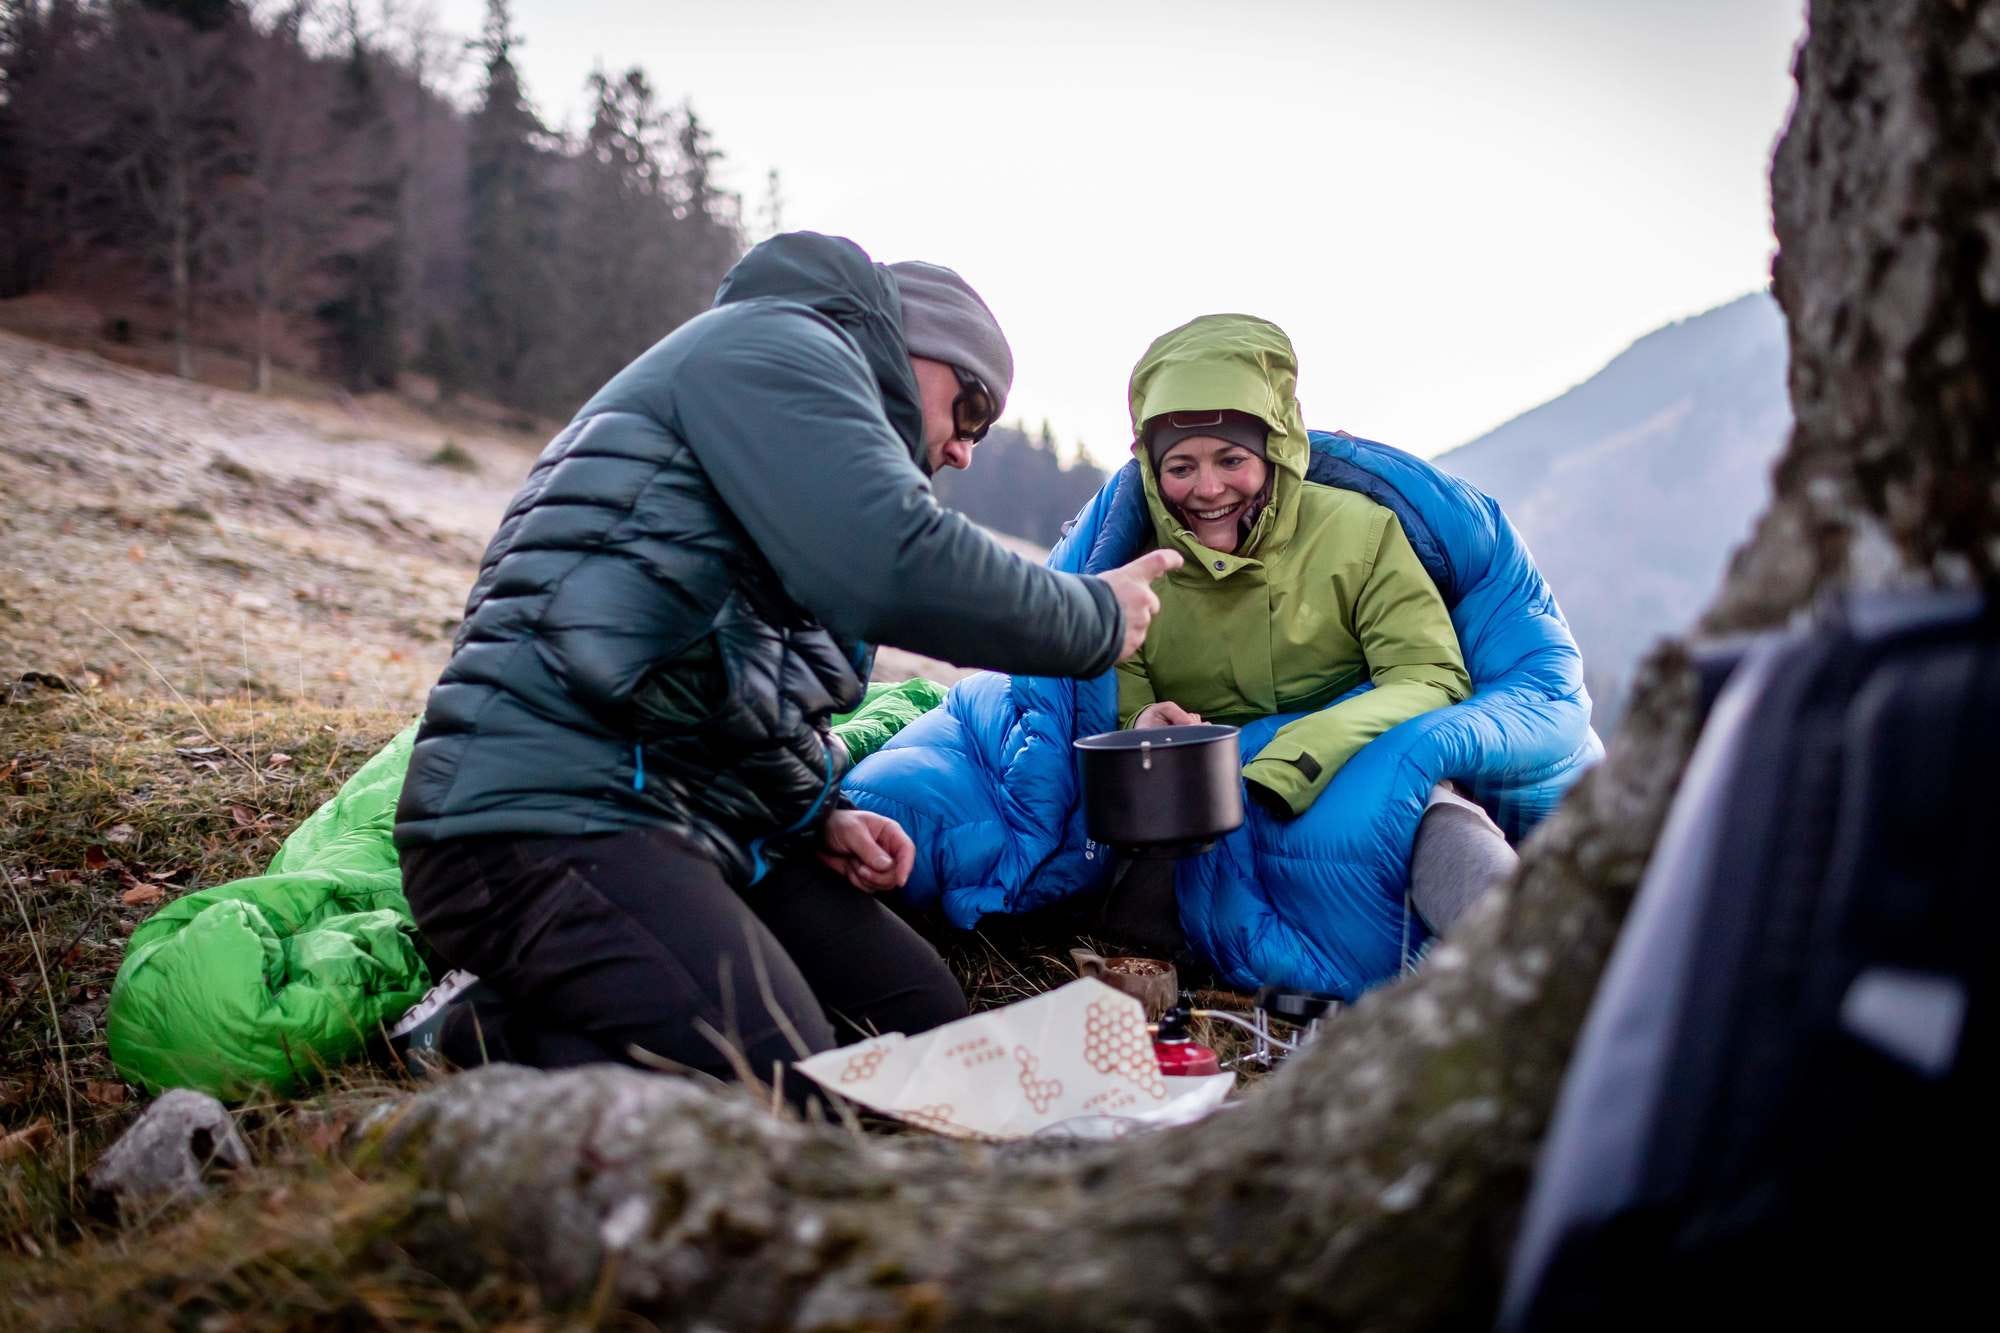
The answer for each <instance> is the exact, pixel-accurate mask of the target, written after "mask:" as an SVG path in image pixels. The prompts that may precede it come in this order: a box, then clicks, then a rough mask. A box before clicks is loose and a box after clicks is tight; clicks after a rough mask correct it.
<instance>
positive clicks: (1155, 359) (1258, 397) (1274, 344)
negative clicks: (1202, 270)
mask: <svg viewBox="0 0 2000 1333" xmlns="http://www.w3.org/2000/svg"><path fill="white" fill-rule="evenodd" d="M1298 379H1299V363H1298V356H1297V355H1296V354H1295V353H1294V352H1293V351H1292V340H1291V339H1290V338H1288V337H1286V336H1285V331H1284V330H1283V329H1281V328H1279V327H1278V326H1277V325H1276V324H1273V323H1271V322H1270V321H1269V320H1264V319H1258V318H1256V317H1255V316H1254V315H1203V316H1202V317H1201V318H1199V319H1196V320H1193V321H1191V322H1189V323H1186V324H1183V325H1181V326H1180V327H1179V328H1177V329H1173V330H1171V331H1169V332H1167V333H1163V334H1161V335H1160V336H1159V337H1158V338H1155V339H1154V340H1153V345H1152V346H1150V347H1148V348H1147V349H1146V354H1145V355H1144V356H1142V357H1140V358H1139V364H1138V365H1136V366H1134V367H1133V368H1132V383H1131V389H1130V393H1129V398H1128V401H1129V405H1130V407H1131V411H1132V438H1133V439H1134V440H1135V441H1136V440H1138V439H1139V437H1140V434H1141V430H1142V428H1143V427H1144V425H1145V423H1146V422H1147V421H1150V420H1151V419H1152V418H1154V417H1156V416H1159V415H1160V414H1161V413H1162V412H1204V411H1214V410H1216V409H1218V408H1219V409H1223V410H1226V411H1235V412H1247V413H1249V414H1250V415H1251V416H1254V417H1257V418H1259V419H1260V420H1262V421H1263V422H1264V424H1265V425H1266V426H1268V427H1270V430H1271V435H1270V438H1269V440H1268V441H1267V442H1266V445H1265V456H1266V460H1267V461H1268V462H1269V463H1270V465H1271V474H1272V477H1271V500H1270V503H1268V504H1266V505H1265V506H1264V509H1263V512H1262V513H1260V514H1259V515H1258V516H1257V520H1256V523H1255V524H1254V525H1253V526H1252V527H1251V529H1250V532H1249V534H1248V535H1247V536H1246V537H1245V538H1244V540H1243V541H1242V543H1241V544H1240V545H1239V546H1238V547H1237V548H1236V550H1235V551H1234V552H1224V551H1213V550H1210V549H1209V548H1208V547H1206V546H1203V545H1202V544H1201V543H1200V542H1198V541H1196V540H1195V536H1194V534H1193V533H1192V532H1191V531H1189V530H1188V529H1187V527H1186V526H1184V525H1183V524H1182V523H1181V522H1180V521H1179V520H1178V519H1176V518H1175V517H1174V516H1173V515H1172V513H1170V512H1169V511H1168V509H1167V505H1166V501H1165V500H1163V499H1162V498H1161V496H1160V483H1159V478H1158V477H1157V476H1156V475H1155V473H1154V470H1153V461H1152V459H1151V458H1150V457H1149V456H1148V455H1147V452H1146V450H1145V449H1143V448H1138V449H1135V450H1134V451H1133V452H1134V453H1135V454H1136V456H1137V458H1138V461H1139V473H1140V475H1141V476H1142V477H1143V478H1144V479H1145V485H1146V506H1147V508H1148V509H1149V510H1150V511H1151V513H1152V516H1153V528H1154V531H1155V532H1156V533H1157V534H1158V536H1159V540H1160V544H1161V545H1163V546H1168V547H1172V548H1174V549H1176V550H1179V551H1181V552H1182V553H1183V554H1185V555H1187V556H1188V557H1189V561H1190V564H1191V565H1194V566H1198V567H1200V568H1201V569H1202V570H1204V571H1206V572H1207V574H1208V575H1209V577H1211V578H1223V577H1226V576H1228V575H1229V574H1231V573H1233V572H1234V571H1235V570H1236V569H1238V568H1240V567H1241V566H1242V564H1243V563H1244V562H1245V561H1247V560H1256V559H1258V558H1260V557H1263V556H1268V555H1269V554H1271V553H1272V552H1273V551H1275V550H1276V549H1277V548H1278V547H1280V546H1282V545H1283V544H1284V543H1285V541H1286V540H1288V539H1289V538H1290V536H1291V534H1292V530H1293V528H1294V527H1295V526H1296V525H1297V523H1298V498H1299V488H1300V487H1301V486H1303V485H1304V484H1305V476H1306V463H1307V461H1308V458H1309V456H1310V453H1311V445H1310V443H1309V442H1308V441H1307V439H1306V428H1305V419H1304V417H1303V416H1302V415H1301V414H1300V412H1299V400H1298V396H1297V389H1298Z"/></svg>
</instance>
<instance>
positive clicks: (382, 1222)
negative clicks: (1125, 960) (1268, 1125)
mask: <svg viewBox="0 0 2000 1333" xmlns="http://www.w3.org/2000/svg"><path fill="white" fill-rule="evenodd" d="M407 720H408V719H407V718H406V717H405V716H403V715H402V714H401V713H396V712H385V711H356V710H348V709H332V708H325V707H320V706H317V705H311V704H298V703H274V702H269V701H263V700H248V699H239V700H233V701H226V702H203V703H194V702H188V701H185V700H182V699H180V698H178V697H169V698H164V699H161V698H151V699H149V698H127V697H118V696H108V695H102V694H80V693H74V692H66V691H63V690H60V689H58V688H55V687H53V686H50V685H39V686H37V685H28V686H18V685H17V686H16V687H14V689H13V691H12V695H11V698H10V699H9V701H8V702H6V703H5V704H4V705H0V811H4V818H0V912H4V913H5V914H6V916H7V918H8V921H9V924H8V926H7V927H6V928H0V1292H5V1293H6V1295H5V1297H4V1299H0V1328H5V1327H10V1326H17V1325H18V1326H22V1327H28V1326H35V1327H40V1326H75V1327H113V1326H116V1327H130V1326H134V1325H136V1324H150V1323H156V1322H160V1321H161V1320H162V1318H163V1314H164V1312H167V1311H172V1312H173V1314H172V1316H171V1322H174V1323H175V1324H176V1325H180V1326H197V1325H198V1326H201V1327H205V1328H206V1327H215V1328H230V1329H236V1328H243V1329H261V1328H281V1327H296V1326H299V1325H301V1324H311V1325H318V1324H339V1325H343V1326H345V1325H356V1326H371V1325H390V1326H398V1327H403V1326H409V1327H422V1328H430V1327H439V1328H443V1327H467V1326H473V1325H479V1326H486V1325H490V1324H495V1323H499V1324H513V1325H516V1326H521V1327H544V1326H564V1325H567V1324H568V1323H569V1322H570V1321H572V1320H573V1319H574V1316H575V1312H562V1311H552V1310H546V1309H544V1308H543V1307H542V1305H541V1304H540V1303H539V1299H538V1297H536V1295H535V1294H534V1290H533V1288H532V1286H531V1285H530V1284H529V1283H528V1282H527V1281H526V1279H525V1278H524V1277H523V1276H522V1275H521V1274H520V1273H519V1272H518V1271H516V1270H515V1269H513V1268H511V1267H510V1266H509V1265H508V1262H507V1260H506V1259H505V1257H504V1256H496V1255H491V1254H484V1253H479V1252H477V1251H475V1250H466V1251H465V1252H464V1259H463V1267H462V1270H454V1271H449V1272H445V1271H438V1270H437V1269H436V1267H435V1255H436V1254H438V1253H440V1252H443V1253H454V1252H455V1251H454V1249H453V1246H452V1245H451V1244H443V1245H438V1244H417V1243H415V1242H414V1241H412V1240H411V1238H412V1237H421V1236H423V1235H425V1234H431V1235H442V1234H446V1233H447V1232H449V1230H450V1227H451V1223H450V1220H449V1218H448V1216H445V1215H444V1214H443V1213H442V1212H441V1211H440V1209H441V1208H442V1204H441V1203H440V1202H439V1201H438V1200H437V1199H436V1198H434V1197H431V1196H428V1195H426V1194H424V1193H423V1192H421V1191H420V1190H419V1189H418V1188H417V1186H416V1185H415V1183H414V1182H413V1181H410V1180H408V1179H406V1178H404V1177H403V1176H401V1175H399V1174H397V1173H395V1172H386V1171H383V1170H381V1169H379V1168H378V1169H372V1170H371V1169H363V1168H364V1167H365V1165H366V1164H357V1163H355V1162H354V1161H352V1160H351V1152H352V1149H351V1147H348V1146H347V1145H348V1144H349V1142H350V1140H349V1138H348V1135H347V1130H348V1129H349V1128H350V1127H351V1126H352V1125H353V1124H354V1123H355V1122H356V1121H357V1120H358V1119H359V1118H360V1116H361V1115H362V1114H363V1113H364V1112H365V1111H366V1109H367V1108H368V1107H370V1106H372V1105H375V1104H377V1103H379V1102H380V1101H382V1100H383V1099H385V1098H387V1097H391V1096H394V1095H397V1094H399V1093H402V1092H406V1091H407V1089H408V1085H407V1084H406V1083H403V1082H400V1081H397V1080H392V1079H388V1078H384V1077H383V1076H381V1075H378V1074H376V1073H374V1072H372V1071H370V1070H366V1069H362V1070H343V1071H339V1072H338V1073H337V1074H336V1075H335V1077H334V1079H333V1080H332V1082H331V1084H330V1085H329V1086H328V1087H326V1088H324V1089H322V1090H321V1091H320V1092H318V1093H317V1094H315V1095H314V1096H312V1097H308V1098H302V1099H298V1100H293V1101H279V1100H271V1101H266V1102H261V1103H252V1104H249V1105H245V1106H242V1107H238V1108H236V1109H235V1115H236V1117H237V1121H238V1126H239V1128H240V1129H241V1130H242V1131H243V1132H244V1134H245V1136H246V1138H247V1139H248V1141H249V1143H250V1147H251V1150H252V1155H253V1159H254V1160H255V1161H256V1162H257V1163H258V1169H257V1170H256V1171H254V1172H249V1173H246V1174H245V1176H244V1177H243V1178H242V1179H240V1180H238V1181H235V1182H233V1183H231V1184H230V1185H228V1186H226V1187H225V1188H224V1190H223V1192H222V1195H221V1197H220V1198H219V1199H217V1200H215V1201H212V1202H211V1203H208V1204H205V1205H203V1206H201V1207H199V1208H193V1209H182V1210H177V1211H174V1212H172V1213H170V1214H168V1215H165V1216H161V1217H158V1218H151V1219H140V1220H139V1221H138V1222H137V1223H134V1222H133V1221H132V1220H131V1219H127V1220H126V1221H125V1223H124V1224H123V1225H120V1226H113V1225H111V1224H109V1223H108V1222H107V1221H105V1220H104V1219H102V1218H99V1217H97V1216H95V1215H94V1214H93V1213H92V1211H91V1207H90V1201H89V1200H88V1199H87V1198H86V1197H85V1192H84V1190H83V1188H82V1187H81V1184H80V1180H79V1173H80V1172H86V1171H87V1170H88V1167H89V1165H90V1164H91V1163H92V1162H93V1161H94V1160H95V1159H96V1157H97V1156H98V1154H99V1153H101V1152H102V1150H103V1149H104V1148H105V1147H107V1146H108V1145H109V1144H110V1142H111V1141H112V1140H113V1139H114V1138H115V1137H116V1136H117V1134H118V1133H119V1132H120V1131H122V1130H123V1129H124V1128H125V1126H126V1125H127V1124H129V1123H130V1121H131V1120H132V1118H133V1117H134V1116H135V1115H136V1114H137V1111H138V1110H139V1094H138V1092H137V1091H136V1090H135V1089H131V1088H128V1087H127V1086H126V1085H125V1084H124V1083H123V1082H121V1081H120V1080H119V1078H118V1075H117V1073H116V1071H115V1070H114V1069H113V1068H112V1067H111V1064H110V1062H109V1059H108V1057H107V1054H106V1051H105V1046H104V1037H103V1021H104V1013H105V1006H106V1001H107V996H108V993H109V990H110V987H111V982H112V979H113V977H114V975H115V974H116V972H117V968H118V964H119V962H120V960H121V958H122V956H123V949H124V943H125V939H126V938H127V937H128V936H129V935H130V934H131V932H132V930H133V929H134V927H136V926H137V924H138V923H139V922H140V921H141V920H143V919H144V918H145V916H146V915H147V914H148V913H149V912H152V911H155V910H157V909H158V907H159V906H160V904H162V903H164V902H168V901H171V900H172V899H173V898H175V897H177V896H179V895H180V894H182V893H185V892H189V891H192V890H194V889H196V888H202V887H206V886H209V885H213V884H217V883H221V882H223V881H225V880H229V879H233V878H237V877H240V876H243V875H249V874H255V873H258V872H260V871H261V870H263V868H264V867H265V865H266V864H267V863H268V861H269V860H270V858H271V856H272V854H273V853H275V852H276V850H277V848H278V846H279V844H280V843H281V842H282V841H283V839H284V838H285V836H286V835H288V834H289V833H290V832H291V830H292V829H293V828H294V827H296V826H297V824H298V823H299V822H300V821H301V820H302V819H303V818H304V817H305V816H306V815H307V814H309V813H310V812H311V811H312V810H313V809H315V808H316V807H317V806H318V805H320V804H321V803H322V802H323V801H325V800H326V799H327V798H329V797H330V796H331V795H332V794H333V793H334V792H335V791H336V790H337V789H338V788H339V786H340V784H341V783H342V782H344V781H345V780H346V779H347V777H348V776H349V775H351V774H352V773H353V771H354V770H355V769H357V768H359V767H360V765H361V764H362V763H364V762H365V761H366V760H367V759H368V757H369V756H370V755H372V754H373V753H375V751H376V750H378V749H379V748H380V747H381V746H382V745H383V744H384V743H386V742H387V740H388V739H389V738H390V737H391V736H392V735H393V734H394V733H395V732H396V731H397V730H398V729H400V728H401V727H402V726H403V725H405V723H406V722H407ZM17 923H19V924H17ZM1077 926H1078V923H1077V922H1076V921H1075V920H1073V919H1065V918H1063V917H1061V916H1060V915H1052V914H1044V915H1040V916H1034V917H1028V918H1021V919H1001V920H997V921H994V922H991V923H989V925H988V926H987V928H986V929H983V930H981V931H980V932H977V933H974V934H971V935H962V934H957V933H952V934H950V935H948V936H945V937H944V938H942V939H941V940H940V943H941V945H942V947H943V948H944V950H945V953H946V957H947V961H948V962H949V963H950V964H951V966H952V968H953V970H954V972H955V973H956V974H957V975H958V976H959V978H960V980H961V981H962V982H963V984H964V985H965V987H966V991H967V994H968V996H969V997H970V999H971V1001H972V1004H973V1007H974V1008H975V1009H986V1008H993V1007H997V1006H999V1005H1003V1004H1008V1003H1012V1002H1014V1001H1017V1000H1021V999H1025V998H1027V997H1029V996H1031V995H1034V994H1038V993H1040V992H1042V991H1045V990H1048V989H1051V988H1053V987H1055V986H1059V985H1061V984H1063V983H1064V982H1067V981H1069V980H1071V979H1072V978H1073V976H1074V973H1073V971H1072V969H1071V965H1070V960H1069V950H1070V949H1071V948H1072V947H1076V946H1079V945H1080V946H1083V947H1087V948H1092V949H1094V950H1096V951H1098V952H1112V951H1114V950H1113V949H1112V948H1111V947H1110V942H1108V941H1106V940H1104V939H1101V938H1098V937H1096V936H1094V935H1092V934H1090V933H1088V931H1087V930H1079V929H1078V928H1077ZM1195 999H1196V1001H1197V1002H1198V1003H1200V1004H1203V1005H1206V1006H1209V1007H1215V1008H1230V1009H1236V1010H1241V1011H1245V1012H1247V1010H1248V997H1246V996H1240V995H1234V994H1232V993H1230V992H1226V991H1212V990H1204V991H1199V992H1197V993H1196V994H1195ZM1197 1036H1198V1037H1200V1038H1201V1039H1203V1040H1205V1041H1207V1042H1208V1044H1210V1045H1212V1046H1214V1047H1216V1048H1217V1050H1218V1052H1219V1053H1220V1054H1221V1055H1222V1056H1223V1058H1224V1059H1225V1060H1229V1059H1231V1058H1233V1057H1235V1056H1237V1055H1240V1054H1241V1053H1242V1052H1243V1050H1244V1049H1245V1048H1246V1041H1247V1039H1244V1038H1243V1037H1242V1035H1241V1034H1240V1033H1239V1032H1238V1031H1237V1030H1236V1029H1234V1028H1231V1027H1228V1026H1226V1025H1219V1024H1218V1025H1210V1026H1209V1029H1208V1030H1207V1031H1200V1030H1198V1031H1197ZM1243 1076H1244V1079H1245V1081H1246V1083H1247V1082H1249V1081H1254V1080H1255V1078H1256V1077H1258V1072H1257V1071H1254V1070H1245V1071H1243ZM870 1124H871V1126H873V1127H874V1128H876V1129H882V1128H895V1127H894V1126H887V1125H882V1124H879V1123H877V1122H874V1121H873V1120H872V1119H871V1121H870ZM437 1229H443V1230H442V1231H440V1230H437ZM398 1238H401V1240H399V1239H398ZM404 1242H409V1243H410V1245H411V1248H413V1249H420V1250H421V1251H422V1252H423V1253H424V1254H426V1255H428V1256H432V1259H431V1260H430V1261H429V1262H430V1263H431V1265H432V1266H431V1267H425V1266H424V1265H423V1264H420V1263H418V1262H417V1261H415V1260H413V1259H412V1258H411V1256H410V1254H409V1253H408V1252H406V1251H405V1249H404V1248H403V1243H404ZM457 1243H459V1244H461V1245H462V1244H464V1242H463V1240H462V1239H460V1240H459V1241H458V1242H457Z"/></svg>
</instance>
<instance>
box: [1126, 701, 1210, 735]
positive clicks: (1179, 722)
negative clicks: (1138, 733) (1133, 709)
mask: <svg viewBox="0 0 2000 1333" xmlns="http://www.w3.org/2000/svg"><path fill="white" fill-rule="evenodd" d="M1199 721H1201V714H1200V713H1190V712H1188V710H1187V709H1185V708H1182V707H1181V706H1180V705H1179V704H1177V703H1175V702H1174V701H1173V700H1172V699H1162V700H1160V701H1159V702H1158V703H1156V704H1147V705H1146V706H1145V707H1144V708H1141V709H1140V710H1139V712H1138V715H1137V716H1135V717H1134V718H1133V719H1132V726H1133V727H1134V729H1137V728H1140V727H1185V726H1188V725H1190V724H1192V723H1195V722H1199Z"/></svg>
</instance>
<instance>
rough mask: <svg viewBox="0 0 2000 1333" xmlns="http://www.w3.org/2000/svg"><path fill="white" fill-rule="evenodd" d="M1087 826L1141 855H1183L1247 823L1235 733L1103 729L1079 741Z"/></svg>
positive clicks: (1210, 728) (1206, 728) (1099, 837)
mask: <svg viewBox="0 0 2000 1333" xmlns="http://www.w3.org/2000/svg"><path fill="white" fill-rule="evenodd" d="M1076 751H1077V763H1078V765H1079V766H1080V767H1081V769H1082V773H1083V819H1084V827H1085V828H1086V829H1087V830H1088V832H1089V833H1090V836H1091V837H1092V838H1093V839H1095V840H1096V841H1098V842H1104V843H1109V844H1111V845H1112V846H1113V847H1120V848H1124V849H1126V850H1128V851H1131V852H1132V853H1134V854H1135V855H1139V856H1156V857H1157V856H1186V855H1189V854H1191V853H1194V852H1197V851H1200V850H1201V849H1202V848H1203V847H1205V846H1207V845H1208V844H1209V843H1211V842H1213V841H1215V840H1216V839H1217V838H1219V837H1221V836H1222V835H1223V834H1225V833H1228V832H1231V831H1232V830H1234V829H1237V828H1240V827H1241V826H1242V824H1243V786H1242V776H1243V758H1242V752H1241V751H1240V750H1239V749H1238V748H1237V745H1236V728H1234V727H1224V726H1218V725H1215V724H1213V723H1207V722H1202V723H1196V724H1194V725H1192V726H1185V727H1148V728H1146V729H1145V730H1143V731H1106V732H1101V733H1100V734H1098V735H1095V736H1085V737H1084V738H1083V739H1082V740H1079V741H1077V742H1076Z"/></svg>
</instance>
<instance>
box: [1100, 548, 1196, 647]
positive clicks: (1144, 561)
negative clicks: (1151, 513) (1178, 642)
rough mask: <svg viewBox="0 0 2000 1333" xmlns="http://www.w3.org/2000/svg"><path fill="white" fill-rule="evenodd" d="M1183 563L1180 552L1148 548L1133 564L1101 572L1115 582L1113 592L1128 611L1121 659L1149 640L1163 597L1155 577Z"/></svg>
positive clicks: (1121, 607) (1107, 581)
mask: <svg viewBox="0 0 2000 1333" xmlns="http://www.w3.org/2000/svg"><path fill="white" fill-rule="evenodd" d="M1180 567H1181V556H1180V552H1179V551H1168V550H1164V549H1162V550H1157V551H1148V552H1146V554H1144V555H1142V556H1140V557H1139V558H1138V559H1137V560H1134V561H1133V562H1132V563H1131V564H1129V565H1120V566H1119V567H1118V568H1116V569H1114V570H1111V571H1110V572H1109V573H1105V574H1099V575H1098V576H1097V577H1099V578H1101V579H1103V580H1104V581H1105V582H1106V583H1108V584H1110V585H1111V595H1112V596H1114V597H1116V598H1117V599H1118V609H1119V610H1120V611H1123V612H1124V613H1125V642H1124V643H1123V644H1122V645H1120V647H1119V650H1118V660H1119V661H1121V662H1123V661H1127V660H1128V659H1130V658H1131V656H1132V654H1134V653H1136V652H1138V651H1139V646H1140V645H1141V644H1143V643H1145V642H1146V629H1147V627H1148V626H1150V625H1151V624H1152V623H1153V617H1154V616H1156V615H1158V614H1159V611H1160V598H1159V594H1157V593H1155V592H1154V591H1153V580H1154V579H1157V578H1160V577H1162V576H1164V575H1166V574H1169V573H1172V572H1173V571H1174V570H1176V569H1179V568H1180Z"/></svg>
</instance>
